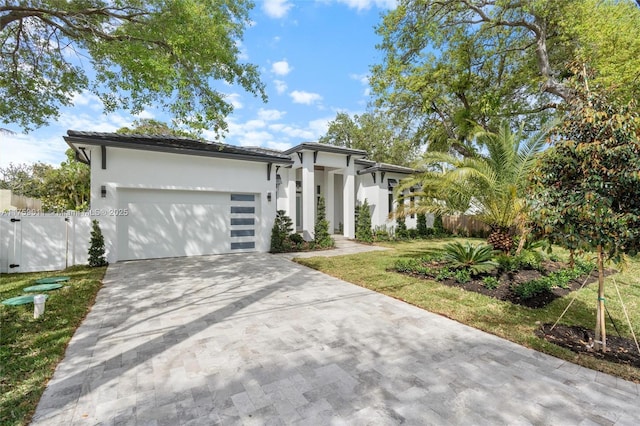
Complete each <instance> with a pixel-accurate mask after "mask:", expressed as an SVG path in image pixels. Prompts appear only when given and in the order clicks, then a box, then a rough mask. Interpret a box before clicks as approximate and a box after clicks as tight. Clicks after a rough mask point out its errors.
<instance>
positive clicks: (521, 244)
mask: <svg viewBox="0 0 640 426" xmlns="http://www.w3.org/2000/svg"><path fill="white" fill-rule="evenodd" d="M527 235H529V229H528V228H524V229H523V230H522V232H521V233H520V241H519V242H518V248H517V249H516V254H515V255H516V256H519V255H520V253H522V249H524V245H525V243H526V242H527Z"/></svg>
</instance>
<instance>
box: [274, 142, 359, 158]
mask: <svg viewBox="0 0 640 426" xmlns="http://www.w3.org/2000/svg"><path fill="white" fill-rule="evenodd" d="M299 151H320V152H330V153H333V154H344V155H360V156H362V157H366V156H367V155H368V153H367V151H363V150H361V149H353V148H344V147H342V146H336V145H329V144H326V143H318V142H304V143H301V144H300V145H296V146H294V147H293V148H289V149H288V150H286V151H284V154H293V153H294V152H299Z"/></svg>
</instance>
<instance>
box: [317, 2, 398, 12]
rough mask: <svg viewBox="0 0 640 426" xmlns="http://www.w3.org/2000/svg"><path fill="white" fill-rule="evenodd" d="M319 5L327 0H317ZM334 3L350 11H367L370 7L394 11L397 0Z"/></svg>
mask: <svg viewBox="0 0 640 426" xmlns="http://www.w3.org/2000/svg"><path fill="white" fill-rule="evenodd" d="M317 1H319V2H321V3H327V2H328V1H327V0H317ZM335 1H336V3H342V4H345V5H347V7H349V8H350V9H356V10H358V11H361V10H369V9H371V8H372V7H377V8H379V9H395V8H396V7H397V6H398V0H335Z"/></svg>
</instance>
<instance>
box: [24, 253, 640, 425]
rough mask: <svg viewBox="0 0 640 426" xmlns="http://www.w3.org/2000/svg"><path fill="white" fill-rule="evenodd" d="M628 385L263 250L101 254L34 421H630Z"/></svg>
mask: <svg viewBox="0 0 640 426" xmlns="http://www.w3.org/2000/svg"><path fill="white" fill-rule="evenodd" d="M639 403H640V397H639V396H638V387H637V385H636V384H633V383H630V382H626V381H623V380H619V379H616V378H613V377H611V376H608V375H605V374H601V373H596V372H595V371H591V370H587V369H584V368H581V367H578V366H575V365H573V364H570V363H567V362H564V361H561V360H558V359H556V358H552V357H549V356H545V355H542V354H539V353H537V352H534V351H531V350H528V349H525V348H522V347H520V346H518V345H515V344H512V343H510V342H507V341H505V340H502V339H499V338H497V337H495V336H492V335H489V334H486V333H483V332H480V331H477V330H474V329H471V328H469V327H466V326H464V325H461V324H459V323H456V322H454V321H451V320H448V319H446V318H443V317H439V316H437V315H433V314H431V313H428V312H425V311H422V310H420V309H418V308H415V307H413V306H410V305H407V304H405V303H403V302H400V301H397V300H394V299H391V298H388V297H386V296H383V295H380V294H377V293H374V292H371V291H368V290H366V289H363V288H360V287H357V286H354V285H351V284H348V283H345V282H343V281H340V280H337V279H334V278H331V277H328V276H326V275H324V274H321V273H319V272H317V271H313V270H310V269H307V268H305V267H302V266H299V265H297V264H294V263H292V262H290V261H289V260H286V259H285V258H283V257H278V256H272V255H269V254H238V255H225V256H205V257H191V258H179V259H162V260H149V261H138V262H128V263H118V264H115V265H111V266H110V267H109V270H108V272H107V275H106V278H105V283H104V287H103V289H102V290H100V293H99V295H98V299H97V302H96V305H95V306H94V308H93V310H92V311H91V313H90V314H89V315H88V317H87V318H86V320H85V321H84V323H83V324H82V326H81V327H80V328H79V329H78V331H77V333H76V335H75V336H74V338H73V339H72V341H71V344H70V346H69V348H68V350H67V354H66V356H65V359H64V361H63V362H62V363H61V364H60V365H59V367H58V369H57V370H56V373H55V376H54V378H53V380H52V381H51V382H50V384H49V386H48V388H47V390H46V391H45V394H44V396H43V398H42V399H41V401H40V404H39V406H38V410H37V413H36V416H35V417H34V424H46V425H52V424H64V425H67V424H74V425H75V424H90V425H95V424H144V425H147V424H148V425H155V424H169V425H177V424H194V425H195V424H201V425H210V424H216V423H218V422H220V423H229V424H242V423H244V424H291V423H299V424H309V425H316V424H375V425H378V424H400V423H406V424H464V425H469V424H530V423H531V424H555V425H559V424H563V425H564V424H585V425H586V424H615V423H617V424H629V425H634V424H635V425H637V424H640V404H639Z"/></svg>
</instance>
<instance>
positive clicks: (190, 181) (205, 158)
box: [65, 131, 292, 262]
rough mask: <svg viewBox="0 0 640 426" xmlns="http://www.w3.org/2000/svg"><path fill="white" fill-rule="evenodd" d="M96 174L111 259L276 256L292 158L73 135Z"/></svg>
mask: <svg viewBox="0 0 640 426" xmlns="http://www.w3.org/2000/svg"><path fill="white" fill-rule="evenodd" d="M65 139H66V141H67V143H68V144H69V145H70V146H71V147H72V148H73V149H74V150H75V151H76V158H77V159H78V160H80V161H83V162H85V163H88V164H90V166H91V209H92V211H93V212H94V213H96V214H97V216H96V217H95V219H97V220H98V221H99V222H100V227H101V228H102V232H103V234H104V237H105V247H106V248H107V259H108V260H109V261H110V262H115V261H118V260H138V259H153V258H164V257H179V256H197V255H207V254H223V253H239V252H249V251H260V252H265V251H268V250H269V246H270V235H271V227H272V226H273V221H274V219H275V215H276V197H277V195H276V194H277V191H278V186H277V183H276V181H277V179H276V175H277V171H278V169H280V168H281V167H287V166H289V165H290V164H291V163H292V161H291V159H290V157H288V156H286V155H283V154H280V153H277V152H273V151H268V150H264V149H248V148H242V147H236V146H230V145H224V144H217V143H203V142H200V141H195V140H190V139H184V138H174V137H167V136H140V135H119V134H113V133H94V132H75V131H69V132H68V136H67V137H66V138H65Z"/></svg>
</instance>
